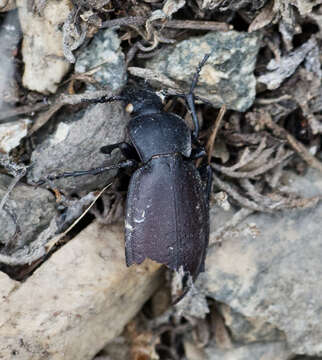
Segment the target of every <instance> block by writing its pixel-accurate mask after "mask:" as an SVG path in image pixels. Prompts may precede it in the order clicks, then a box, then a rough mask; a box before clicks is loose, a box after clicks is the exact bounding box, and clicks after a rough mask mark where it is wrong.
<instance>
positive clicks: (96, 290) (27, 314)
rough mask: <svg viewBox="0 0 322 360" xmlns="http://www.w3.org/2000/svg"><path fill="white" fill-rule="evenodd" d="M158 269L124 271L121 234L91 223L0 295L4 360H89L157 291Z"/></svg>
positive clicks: (117, 229)
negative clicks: (14, 285) (29, 274)
mask: <svg viewBox="0 0 322 360" xmlns="http://www.w3.org/2000/svg"><path fill="white" fill-rule="evenodd" d="M160 267H161V266H160V265H159V264H156V263H154V262H152V261H146V262H144V263H143V264H141V265H140V266H132V267H130V268H127V267H126V265H125V259H124V234H123V229H122V228H121V227H120V226H116V225H115V226H109V227H107V226H102V225H99V224H98V223H97V222H94V223H92V224H91V225H89V226H88V227H87V228H86V229H85V230H83V231H82V232H81V233H80V234H79V235H78V236H76V237H75V238H74V239H73V240H71V241H70V242H69V243H68V244H66V245H64V246H63V247H61V248H60V249H59V250H58V251H57V252H55V253H54V254H53V255H52V256H51V257H50V258H49V259H48V260H47V261H46V262H45V263H43V264H42V265H41V266H40V267H39V268H38V269H37V270H36V271H35V272H34V273H33V275H32V276H31V277H29V278H28V279H27V280H26V281H25V282H23V283H20V285H19V286H17V287H16V288H15V289H13V290H12V291H11V292H10V293H9V294H7V296H6V297H1V299H0V358H2V359H12V358H13V355H14V358H15V359H16V360H29V359H30V360H40V359H42V360H43V359H44V358H46V359H48V360H49V359H50V360H61V359H62V357H63V358H64V360H75V359H77V360H90V359H92V358H93V356H94V355H95V354H96V353H97V352H98V351H99V350H101V349H102V348H103V347H104V345H105V344H106V343H108V342H109V341H111V340H112V339H113V338H114V337H116V336H118V335H119V334H120V333H121V332H122V330H123V327H124V326H125V324H127V323H128V322H129V320H130V319H131V318H133V317H134V315H135V314H136V313H137V312H138V311H139V310H140V308H141V307H142V305H143V304H144V302H145V301H146V300H147V299H148V298H149V297H150V296H151V294H152V293H153V292H154V291H155V290H156V288H157V287H158V286H159V285H160V282H161V279H162V276H161V272H160ZM0 279H1V277H0ZM1 284H2V281H0V285H1ZM3 291H5V293H7V291H6V290H5V289H1V293H3Z"/></svg>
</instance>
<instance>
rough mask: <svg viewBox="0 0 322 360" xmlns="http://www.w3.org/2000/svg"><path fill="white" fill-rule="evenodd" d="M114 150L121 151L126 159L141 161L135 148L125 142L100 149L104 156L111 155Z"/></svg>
mask: <svg viewBox="0 0 322 360" xmlns="http://www.w3.org/2000/svg"><path fill="white" fill-rule="evenodd" d="M114 149H120V151H121V153H122V155H123V156H124V157H125V158H126V159H134V160H137V161H140V158H139V155H138V153H137V151H136V150H135V147H134V146H133V145H131V144H128V143H126V142H124V141H122V142H119V143H116V144H111V145H106V146H103V147H101V148H100V151H101V152H102V153H103V154H108V155H110V154H111V152H112V151H113V150H114Z"/></svg>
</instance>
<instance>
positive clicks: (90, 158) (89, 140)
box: [28, 103, 127, 192]
mask: <svg viewBox="0 0 322 360" xmlns="http://www.w3.org/2000/svg"><path fill="white" fill-rule="evenodd" d="M73 118H74V119H73ZM126 123H127V117H126V116H125V115H124V111H123V106H122V105H121V104H119V103H109V104H98V105H94V106H91V107H88V108H87V109H86V110H85V112H83V111H82V112H78V113H75V114H73V115H72V116H70V118H69V119H68V120H67V121H66V119H64V121H63V122H60V123H59V125H58V127H57V129H56V131H55V132H54V133H53V134H52V135H51V136H50V137H49V138H47V139H45V141H43V142H42V143H41V144H39V145H38V146H37V147H36V149H35V150H34V152H33V153H32V157H31V161H32V164H33V167H32V168H31V171H30V172H29V174H28V181H29V182H31V181H37V180H39V179H40V178H43V177H47V176H48V175H49V174H53V173H55V174H57V173H61V172H64V171H75V170H87V169H91V168H95V167H98V166H101V165H102V164H103V163H104V164H105V165H109V164H114V163H117V162H118V161H119V159H120V153H119V151H118V150H117V151H115V152H113V154H112V156H108V155H105V154H102V153H100V148H101V147H102V146H104V145H108V144H114V143H117V142H120V141H123V140H124V137H125V134H124V133H125V124H126ZM115 173H116V171H109V172H106V173H104V174H102V175H98V176H91V175H88V176H80V177H76V178H75V177H70V178H67V179H61V180H57V181H56V180H55V182H54V183H55V184H56V185H57V187H58V188H59V189H61V190H64V191H66V192H75V191H76V190H77V191H81V190H87V191H89V190H93V189H96V188H99V187H103V186H104V185H107V184H108V182H109V181H110V180H111V179H112V178H113V176H115Z"/></svg>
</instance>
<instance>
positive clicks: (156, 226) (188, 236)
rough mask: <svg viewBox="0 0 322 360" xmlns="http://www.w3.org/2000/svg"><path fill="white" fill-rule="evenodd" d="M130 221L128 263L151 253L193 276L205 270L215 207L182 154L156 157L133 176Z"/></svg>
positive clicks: (165, 262) (137, 261) (126, 233)
mask: <svg viewBox="0 0 322 360" xmlns="http://www.w3.org/2000/svg"><path fill="white" fill-rule="evenodd" d="M126 214H127V215H126V223H125V239H126V262H127V265H128V266H129V265H131V264H133V263H136V264H140V263H142V261H143V260H144V259H145V258H150V259H152V260H155V261H157V262H159V263H162V264H165V265H167V266H168V267H169V268H170V269H173V270H179V268H180V267H181V266H182V267H183V270H184V272H187V273H189V274H190V275H191V276H192V277H193V278H195V277H197V275H198V274H199V272H200V271H204V261H205V255H206V249H207V245H208V235H209V212H208V204H207V201H206V196H205V191H204V186H203V183H202V181H201V178H200V175H199V172H198V170H197V169H196V167H195V165H194V164H193V163H191V160H186V159H184V158H183V157H182V156H181V155H180V154H171V155H167V156H165V155H164V156H159V157H154V158H152V159H151V160H150V161H149V162H148V163H147V164H146V165H144V166H143V167H141V168H140V169H138V170H137V171H136V172H135V173H134V174H133V176H132V178H131V182H130V186H129V191H128V197H127V211H126Z"/></svg>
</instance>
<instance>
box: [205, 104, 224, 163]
mask: <svg viewBox="0 0 322 360" xmlns="http://www.w3.org/2000/svg"><path fill="white" fill-rule="evenodd" d="M225 113H226V105H223V106H222V107H221V108H220V110H219V113H218V116H217V118H216V121H215V124H214V126H213V129H212V132H211V135H210V136H209V139H208V141H207V145H206V152H207V154H208V164H210V160H211V157H212V152H213V149H214V143H215V140H216V136H217V133H218V129H219V126H220V124H221V121H222V119H223V117H224V115H225Z"/></svg>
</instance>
